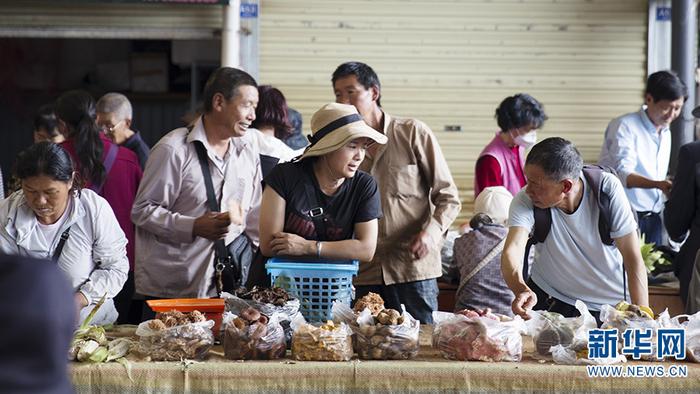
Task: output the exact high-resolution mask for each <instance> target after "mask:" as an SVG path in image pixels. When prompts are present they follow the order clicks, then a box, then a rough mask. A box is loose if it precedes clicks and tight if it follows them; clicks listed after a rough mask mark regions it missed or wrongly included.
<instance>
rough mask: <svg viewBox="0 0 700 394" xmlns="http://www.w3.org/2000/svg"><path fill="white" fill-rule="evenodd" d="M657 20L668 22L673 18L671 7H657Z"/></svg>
mask: <svg viewBox="0 0 700 394" xmlns="http://www.w3.org/2000/svg"><path fill="white" fill-rule="evenodd" d="M656 20H657V21H661V22H668V21H670V20H671V7H659V8H657V9H656Z"/></svg>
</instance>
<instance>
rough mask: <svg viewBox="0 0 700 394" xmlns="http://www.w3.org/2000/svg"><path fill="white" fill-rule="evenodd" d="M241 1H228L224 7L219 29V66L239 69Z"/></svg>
mask: <svg viewBox="0 0 700 394" xmlns="http://www.w3.org/2000/svg"><path fill="white" fill-rule="evenodd" d="M240 9H241V1H240V0H230V2H229V4H228V5H226V6H224V24H223V26H222V27H221V66H222V67H236V68H239V67H240V62H241V59H240V38H239V32H240V30H241V14H240Z"/></svg>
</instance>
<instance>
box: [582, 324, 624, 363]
mask: <svg viewBox="0 0 700 394" xmlns="http://www.w3.org/2000/svg"><path fill="white" fill-rule="evenodd" d="M588 358H590V359H597V358H607V359H615V358H617V328H610V329H606V330H598V329H596V330H589V331H588Z"/></svg>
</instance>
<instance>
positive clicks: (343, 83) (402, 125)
mask: <svg viewBox="0 0 700 394" xmlns="http://www.w3.org/2000/svg"><path fill="white" fill-rule="evenodd" d="M332 82H333V90H334V91H335V99H336V102H338V103H343V104H352V105H354V106H355V107H356V108H357V110H358V112H359V113H360V115H362V117H363V118H364V120H365V122H366V123H367V124H368V125H370V127H372V128H374V129H375V130H377V131H379V132H380V133H383V134H385V135H386V136H387V138H388V142H387V144H386V145H381V146H380V145H377V144H375V145H374V146H372V147H371V148H370V149H368V151H367V155H366V157H365V160H364V161H363V162H362V164H361V166H360V169H361V170H363V171H366V172H368V173H370V174H371V175H372V176H374V178H375V179H376V180H377V183H378V184H379V189H380V194H381V202H382V211H383V212H384V217H383V218H381V219H380V220H379V237H378V240H377V251H376V253H375V255H374V259H372V261H370V262H362V263H361V264H360V272H359V274H358V276H357V278H356V279H355V286H356V295H357V296H356V298H359V297H361V296H363V295H365V294H367V293H368V292H370V291H371V292H375V293H378V294H379V295H381V296H382V298H383V299H384V302H385V306H386V307H387V308H393V309H398V310H401V304H404V306H405V307H406V310H407V311H408V312H409V313H411V315H413V316H414V317H415V318H417V319H419V320H420V321H421V322H422V323H432V312H433V311H434V310H436V309H437V295H438V287H437V281H436V279H437V278H438V277H439V276H440V275H442V270H441V266H440V247H441V244H442V240H443V234H444V233H445V232H446V231H447V229H448V228H449V227H450V225H451V224H452V222H453V221H454V219H455V218H456V217H457V214H458V213H459V210H460V202H459V198H458V196H457V186H455V183H454V180H453V179H452V174H451V173H450V169H449V168H448V166H447V162H446V161H445V158H444V156H443V155H442V151H441V150H440V145H439V144H438V141H437V139H436V138H435V135H434V134H433V132H432V131H431V130H430V128H429V127H428V126H427V125H426V124H425V123H423V122H421V121H419V120H416V119H411V118H397V117H392V116H390V115H389V114H387V113H385V112H384V111H383V110H382V108H381V104H380V98H381V85H380V83H379V78H378V77H377V74H376V73H375V72H374V70H372V68H371V67H370V66H368V65H366V64H364V63H360V62H348V63H343V64H341V65H340V66H338V68H337V69H336V70H335V72H334V73H333V78H332Z"/></svg>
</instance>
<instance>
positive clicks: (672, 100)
mask: <svg viewBox="0 0 700 394" xmlns="http://www.w3.org/2000/svg"><path fill="white" fill-rule="evenodd" d="M687 98H688V88H687V87H686V86H685V84H684V83H683V81H681V80H680V78H678V75H676V73H675V72H673V71H658V72H655V73H653V74H651V75H650V76H649V79H648V80H647V86H646V89H645V91H644V103H645V106H643V107H642V109H641V110H639V111H637V112H632V113H629V114H626V115H622V116H620V117H618V118H616V119H613V120H612V121H611V122H610V123H609V124H608V128H607V129H606V130H605V141H604V143H603V148H602V150H601V152H600V159H599V160H598V164H600V165H602V166H607V167H612V168H614V169H615V170H617V174H618V176H619V177H620V180H621V181H622V186H624V187H625V192H626V194H627V198H628V199H629V201H630V204H632V208H633V209H634V210H635V211H637V218H638V220H639V230H640V231H641V233H642V234H643V235H644V238H645V240H646V242H653V243H655V244H656V245H662V244H663V243H664V232H663V230H664V226H663V222H662V220H661V213H662V210H663V207H664V201H665V200H666V198H665V196H667V195H668V194H669V193H670V191H671V185H672V184H671V181H670V180H667V179H666V175H667V174H668V164H669V160H670V157H671V130H670V128H669V126H670V125H671V122H673V121H674V120H675V119H676V118H677V117H678V115H680V113H681V109H682V108H683V103H684V102H685V100H686V99H687Z"/></svg>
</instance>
